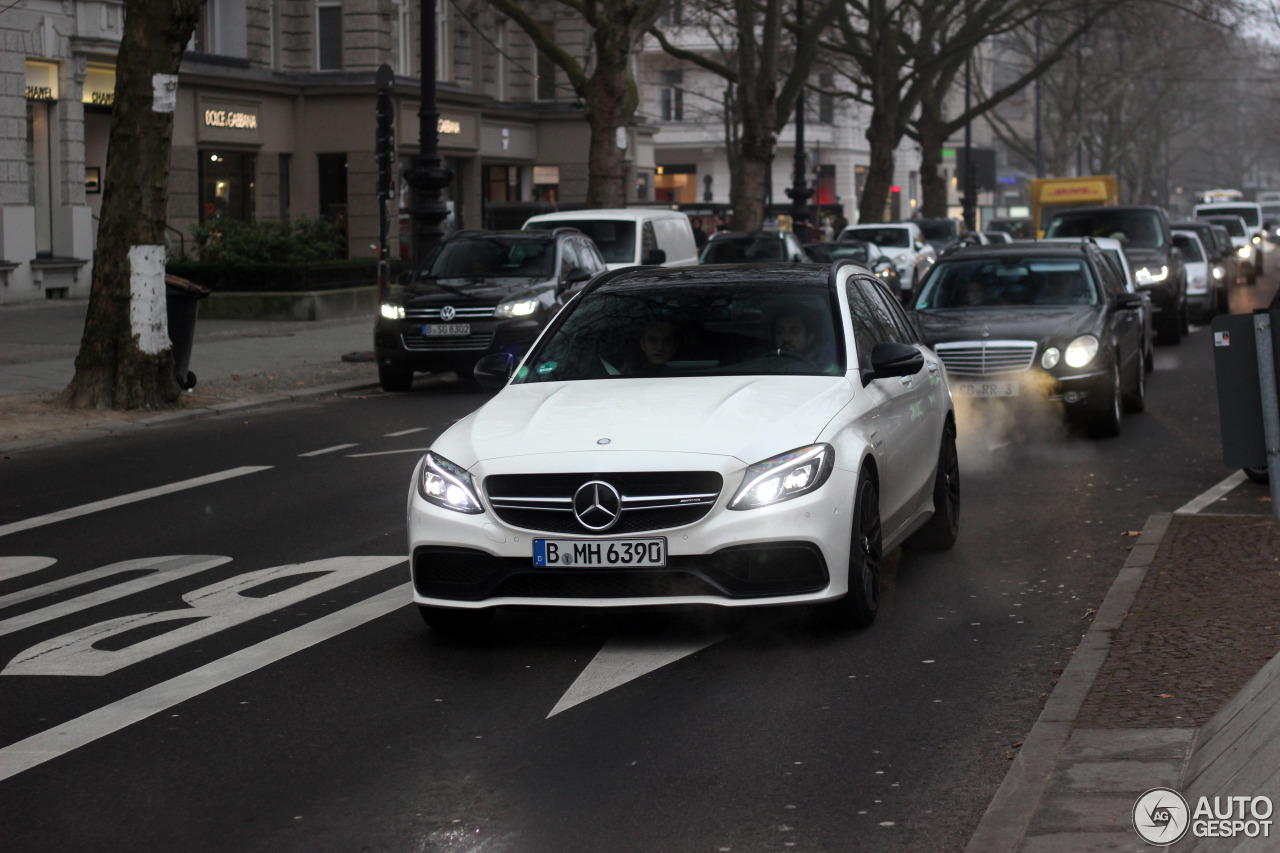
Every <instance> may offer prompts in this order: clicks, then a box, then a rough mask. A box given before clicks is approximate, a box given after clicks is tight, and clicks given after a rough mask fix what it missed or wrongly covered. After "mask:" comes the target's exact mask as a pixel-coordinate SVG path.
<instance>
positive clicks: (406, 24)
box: [391, 0, 414, 77]
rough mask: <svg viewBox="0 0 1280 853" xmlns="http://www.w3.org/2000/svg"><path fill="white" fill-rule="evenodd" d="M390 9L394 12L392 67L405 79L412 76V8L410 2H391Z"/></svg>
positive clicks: (403, 0)
mask: <svg viewBox="0 0 1280 853" xmlns="http://www.w3.org/2000/svg"><path fill="white" fill-rule="evenodd" d="M391 8H392V9H394V10H395V20H393V21H392V22H391V25H392V27H393V30H392V36H391V42H392V45H393V48H394V51H395V53H394V60H395V61H394V63H393V64H394V66H395V69H396V73H397V74H400V75H402V76H405V77H409V76H414V74H413V24H412V23H411V22H410V14H411V9H412V6H411V4H410V0H391Z"/></svg>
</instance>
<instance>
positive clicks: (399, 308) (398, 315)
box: [382, 302, 404, 320]
mask: <svg viewBox="0 0 1280 853" xmlns="http://www.w3.org/2000/svg"><path fill="white" fill-rule="evenodd" d="M382 316H383V317H385V318H386V319H388V320H403V319H404V306H403V305H392V304H391V303H390V302H384V303H382Z"/></svg>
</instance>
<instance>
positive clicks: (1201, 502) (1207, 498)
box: [1173, 471, 1245, 515]
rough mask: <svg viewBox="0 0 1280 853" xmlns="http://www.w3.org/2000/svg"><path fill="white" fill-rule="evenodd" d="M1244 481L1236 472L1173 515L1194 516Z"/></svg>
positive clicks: (1239, 472) (1241, 472)
mask: <svg viewBox="0 0 1280 853" xmlns="http://www.w3.org/2000/svg"><path fill="white" fill-rule="evenodd" d="M1244 481H1245V473H1244V472H1243V471H1236V472H1235V473H1234V474H1232V475H1231V476H1230V477H1228V478H1227V479H1225V480H1223V481H1222V482H1221V483H1219V484H1218V485H1216V486H1214V487H1213V488H1212V489H1210V490H1209V491H1207V492H1205V493H1204V494H1203V495H1201V496H1200V497H1198V498H1193V499H1192V500H1190V501H1188V502H1187V503H1186V504H1184V505H1183V506H1182V507H1180V508H1178V509H1175V510H1174V511H1173V514H1174V515H1195V514H1196V513H1197V512H1199V511H1200V510H1202V509H1204V508H1205V507H1207V506H1209V505H1210V504H1213V503H1216V502H1217V500H1218V499H1219V498H1221V497H1222V496H1223V495H1225V494H1226V493H1227V492H1229V491H1231V490H1232V489H1234V488H1235V487H1236V486H1238V485H1240V484H1241V483H1243V482H1244Z"/></svg>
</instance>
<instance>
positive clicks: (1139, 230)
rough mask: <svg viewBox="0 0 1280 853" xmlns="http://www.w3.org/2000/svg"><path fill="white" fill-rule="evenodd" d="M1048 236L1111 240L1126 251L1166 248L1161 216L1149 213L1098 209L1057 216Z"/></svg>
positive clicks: (1050, 226) (1052, 222)
mask: <svg viewBox="0 0 1280 853" xmlns="http://www.w3.org/2000/svg"><path fill="white" fill-rule="evenodd" d="M1044 236H1046V237H1111V238H1113V239H1115V240H1119V241H1120V242H1121V243H1123V244H1124V246H1125V248H1126V249H1162V248H1164V229H1163V228H1161V227H1160V217H1159V215H1158V214H1156V213H1155V212H1153V211H1148V210H1095V211H1089V212H1082V213H1075V212H1071V211H1067V212H1065V213H1059V214H1056V215H1055V216H1054V217H1053V220H1052V221H1051V222H1050V223H1049V229H1048V230H1047V231H1046V232H1045V235H1044Z"/></svg>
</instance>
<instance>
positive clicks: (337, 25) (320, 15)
mask: <svg viewBox="0 0 1280 853" xmlns="http://www.w3.org/2000/svg"><path fill="white" fill-rule="evenodd" d="M316 68H317V70H320V71H341V70H342V4H340V3H324V4H320V3H317V4H316Z"/></svg>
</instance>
